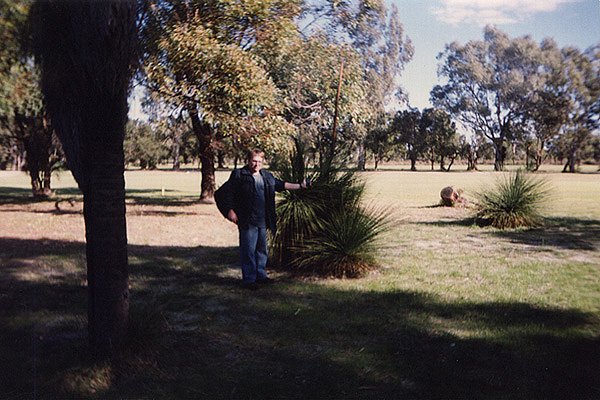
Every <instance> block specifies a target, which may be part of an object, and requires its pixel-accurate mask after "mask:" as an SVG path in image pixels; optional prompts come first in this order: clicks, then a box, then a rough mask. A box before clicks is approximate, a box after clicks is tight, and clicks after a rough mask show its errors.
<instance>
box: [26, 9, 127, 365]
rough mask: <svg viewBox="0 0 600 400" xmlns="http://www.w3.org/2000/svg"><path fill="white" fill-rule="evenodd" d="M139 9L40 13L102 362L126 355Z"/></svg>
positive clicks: (51, 106)
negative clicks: (127, 155)
mask: <svg viewBox="0 0 600 400" xmlns="http://www.w3.org/2000/svg"><path fill="white" fill-rule="evenodd" d="M135 12H136V3H135V2H134V1H127V0H121V1H118V2H116V1H115V2H103V1H89V2H84V1H76V2H65V1H60V0H55V1H49V0H40V1H38V2H37V3H35V6H34V7H32V14H31V16H32V21H33V24H32V25H33V26H34V38H35V39H34V42H35V48H36V56H37V61H38V62H39V63H40V66H41V71H42V92H43V94H44V99H45V102H46V104H47V110H48V113H49V115H50V118H51V121H52V125H53V127H54V128H55V131H56V134H57V136H58V137H59V139H60V141H61V143H62V145H63V149H64V151H65V155H66V157H67V162H68V164H69V167H70V169H71V172H72V173H73V176H74V177H75V179H76V181H77V183H78V185H79V188H80V189H81V191H82V192H83V196H84V220H85V231H86V233H85V235H86V256H87V267H88V269H87V273H88V275H87V276H88V290H89V292H88V293H89V302H88V329H89V341H90V347H91V352H92V354H93V355H95V356H96V357H100V358H103V357H109V356H114V355H116V354H118V352H119V350H120V348H121V346H122V345H123V344H124V341H125V336H126V333H127V323H128V310H129V290H128V272H127V271H128V264H127V231H126V223H125V185H124V177H123V168H124V156H123V138H124V134H125V122H126V121H127V110H128V105H127V96H128V89H129V81H130V78H131V73H132V67H131V65H132V62H133V57H134V55H135V49H136V30H135V29H136V28H135Z"/></svg>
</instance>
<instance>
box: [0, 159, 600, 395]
mask: <svg viewBox="0 0 600 400" xmlns="http://www.w3.org/2000/svg"><path fill="white" fill-rule="evenodd" d="M419 167H420V169H421V171H419V172H410V171H407V169H406V166H389V167H385V168H382V170H381V171H377V172H372V171H370V172H366V173H361V174H360V177H361V179H363V180H364V182H365V183H366V185H367V189H368V196H367V197H368V199H367V204H368V206H370V207H384V208H387V209H389V210H390V211H391V212H392V215H393V218H394V223H393V229H392V231H391V232H390V233H389V234H388V235H387V236H386V237H385V238H383V240H382V242H381V251H380V254H379V259H380V263H381V268H380V269H379V270H377V271H375V272H373V273H371V274H369V275H367V276H365V277H364V278H361V279H355V280H349V279H348V280H340V279H310V278H300V277H295V276H293V275H290V274H288V273H286V272H285V271H273V272H272V275H273V276H274V277H275V278H276V279H277V280H278V283H277V284H275V285H273V286H269V287H265V288H261V290H259V291H257V292H247V291H244V290H243V289H242V288H241V287H240V286H239V279H240V273H239V271H238V269H237V267H236V262H237V261H236V259H237V253H236V246H237V233H236V230H235V227H234V226H232V224H230V223H228V222H227V221H225V220H224V219H223V218H222V217H221V216H220V215H219V214H218V212H217V210H216V207H215V206H214V205H211V204H200V203H198V202H197V198H198V193H199V185H200V173H199V172H198V171H197V170H193V169H190V170H185V171H180V172H173V171H169V170H157V171H128V172H127V173H126V185H127V190H128V198H127V207H128V208H127V210H128V211H127V212H128V240H129V244H130V248H129V253H130V271H131V277H130V280H131V290H132V300H131V301H132V305H131V307H132V312H131V313H132V329H131V330H132V339H131V343H132V344H131V346H130V349H129V353H128V355H127V356H125V357H124V358H123V359H122V360H115V361H114V362H112V363H103V364H97V363H93V362H92V361H89V360H88V359H87V358H86V357H85V355H84V354H85V346H86V341H85V338H86V330H85V315H86V314H85V313H86V311H85V307H86V291H85V260H84V236H83V234H84V231H83V229H84V228H83V221H82V216H81V197H80V195H79V194H78V191H77V190H76V189H75V185H74V182H73V180H72V178H71V177H70V175H69V174H67V173H62V174H60V175H58V176H57V177H55V178H54V180H53V186H54V188H55V189H56V190H57V199H58V200H61V199H74V200H75V201H74V205H73V206H71V205H69V204H68V203H67V202H64V201H63V202H59V203H58V207H57V203H56V200H57V199H54V200H52V201H48V202H42V203H34V202H32V201H31V200H29V199H28V196H29V193H28V179H27V176H26V175H25V174H23V173H17V172H1V171H0V214H1V216H2V218H1V221H0V265H2V269H3V271H2V275H1V276H2V277H1V278H0V335H1V336H0V343H2V348H1V349H0V363H1V364H0V365H2V367H0V368H1V369H2V370H3V371H2V376H3V378H2V379H1V380H0V382H1V383H0V399H4V398H115V399H117V398H157V399H163V398H166V399H181V398H190V399H191V398H211V399H212V398H244V399H246V398H255V399H266V398H298V399H312V398H336V399H337V398H377V399H380V398H398V399H404V398H406V399H597V398H600V383H599V382H600V372H599V371H600V200H599V199H600V174H598V173H596V172H595V171H596V169H597V168H596V167H593V166H590V167H587V168H585V169H583V172H584V173H580V174H561V173H560V167H555V166H550V167H545V168H544V169H543V171H542V173H538V174H537V175H539V176H543V177H545V178H546V179H548V181H549V182H550V184H551V186H552V188H553V190H552V196H551V198H549V200H548V203H547V211H546V213H545V216H546V221H545V226H544V227H542V228H536V229H531V230H527V229H521V230H509V231H501V230H496V229H492V228H480V227H478V226H476V225H474V224H473V220H472V214H473V208H472V207H471V206H470V205H469V204H468V205H467V207H460V208H445V207H438V206H437V205H438V202H439V192H440V190H441V189H442V188H443V187H445V186H449V185H451V186H454V187H457V188H461V189H463V190H464V196H465V197H466V198H467V200H468V202H470V204H471V205H472V203H473V201H474V200H473V199H474V196H473V193H474V192H476V191H478V190H483V189H484V188H485V187H489V186H491V185H493V183H494V181H495V180H496V179H498V177H499V176H500V174H498V173H494V172H492V171H491V170H490V169H489V168H483V171H481V172H464V171H462V170H460V169H461V168H456V169H454V168H453V171H452V172H449V173H442V172H431V171H428V167H427V166H425V165H423V166H419ZM510 169H515V168H512V166H509V170H510ZM228 174H229V171H218V172H217V183H218V184H221V183H222V182H224V181H225V180H226V179H227V177H228ZM8 366H10V367H8Z"/></svg>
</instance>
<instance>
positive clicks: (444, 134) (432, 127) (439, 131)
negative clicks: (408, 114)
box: [419, 108, 459, 171]
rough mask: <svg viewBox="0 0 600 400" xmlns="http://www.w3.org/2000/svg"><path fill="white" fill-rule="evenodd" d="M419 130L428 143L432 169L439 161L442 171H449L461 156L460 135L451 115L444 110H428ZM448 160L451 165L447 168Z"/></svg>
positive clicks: (422, 118)
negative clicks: (446, 162)
mask: <svg viewBox="0 0 600 400" xmlns="http://www.w3.org/2000/svg"><path fill="white" fill-rule="evenodd" d="M419 130H420V132H421V135H423V137H424V140H425V143H426V147H427V153H429V161H430V162H431V169H432V170H433V169H434V163H435V162H436V161H439V163H440V170H442V171H449V170H450V168H451V167H452V164H453V163H454V160H455V159H456V157H458V155H459V143H458V140H459V138H458V133H457V131H456V125H455V123H454V122H453V121H452V119H451V118H450V115H449V114H448V113H447V112H445V111H443V110H439V109H434V108H426V109H424V110H423V113H422V115H421V120H420V124H419ZM447 159H449V160H450V164H449V165H448V166H447V167H446V164H445V161H446V160H447Z"/></svg>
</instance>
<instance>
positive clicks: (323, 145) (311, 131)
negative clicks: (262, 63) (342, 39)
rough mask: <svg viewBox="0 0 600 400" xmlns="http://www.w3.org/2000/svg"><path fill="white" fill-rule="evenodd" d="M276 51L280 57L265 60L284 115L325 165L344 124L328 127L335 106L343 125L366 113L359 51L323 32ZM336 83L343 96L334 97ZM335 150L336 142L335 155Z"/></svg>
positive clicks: (333, 115) (331, 124)
mask: <svg viewBox="0 0 600 400" xmlns="http://www.w3.org/2000/svg"><path fill="white" fill-rule="evenodd" d="M265 50H266V49H265ZM263 51H264V50H263ZM279 52H280V53H279V54H280V55H281V58H280V59H277V60H272V59H269V57H265V59H267V60H268V61H269V71H270V73H271V76H272V77H273V81H274V83H275V84H276V85H277V87H278V88H279V90H280V93H281V95H282V99H283V106H284V107H283V110H282V115H283V116H284V118H285V119H286V121H288V122H289V123H290V124H292V125H293V126H294V127H295V128H296V132H295V134H296V135H295V140H296V141H300V142H302V143H303V144H304V145H308V146H307V147H308V151H309V152H312V153H313V154H316V155H317V156H318V157H319V163H320V164H321V165H324V164H325V163H326V160H327V157H329V153H330V151H331V149H332V148H334V147H335V146H336V145H337V144H339V143H340V142H344V139H345V136H344V134H345V132H344V129H341V128H340V129H336V130H335V132H334V131H333V129H332V127H333V126H334V119H335V118H336V111H337V118H338V119H339V120H340V123H338V126H342V127H343V126H344V125H345V124H346V123H347V122H348V121H350V120H356V119H359V118H361V116H362V115H363V114H364V113H365V103H364V98H365V95H366V87H365V85H364V81H363V79H362V70H361V67H360V59H359V54H358V53H357V52H356V51H354V50H353V49H352V48H350V46H347V45H344V44H336V43H333V42H331V41H330V40H329V38H328V37H327V35H325V34H323V33H322V32H315V33H314V34H312V35H311V36H309V37H306V38H300V37H295V38H294V39H293V40H290V42H289V43H288V44H287V45H286V46H285V47H282V48H280V49H279ZM272 53H273V52H271V54H272ZM307 60H310V62H307ZM342 68H343V73H342V74H341V73H340V71H342ZM340 86H341V87H342V93H343V95H342V96H340V97H339V98H338V97H337V93H338V87H340ZM339 150H340V148H339V146H338V148H337V150H336V152H337V153H336V155H337V156H338V158H339V156H340V151H339Z"/></svg>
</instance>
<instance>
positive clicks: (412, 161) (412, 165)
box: [410, 154, 417, 171]
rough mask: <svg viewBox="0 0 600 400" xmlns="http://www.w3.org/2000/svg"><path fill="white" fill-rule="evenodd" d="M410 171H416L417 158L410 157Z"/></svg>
mask: <svg viewBox="0 0 600 400" xmlns="http://www.w3.org/2000/svg"><path fill="white" fill-rule="evenodd" d="M410 170H411V171H416V170H417V157H416V156H415V155H412V154H411V156H410Z"/></svg>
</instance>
